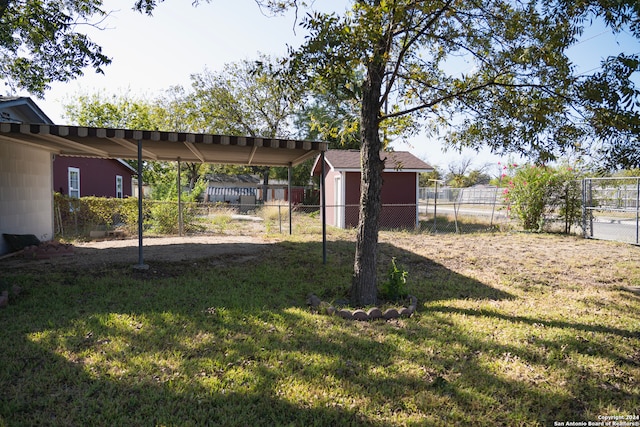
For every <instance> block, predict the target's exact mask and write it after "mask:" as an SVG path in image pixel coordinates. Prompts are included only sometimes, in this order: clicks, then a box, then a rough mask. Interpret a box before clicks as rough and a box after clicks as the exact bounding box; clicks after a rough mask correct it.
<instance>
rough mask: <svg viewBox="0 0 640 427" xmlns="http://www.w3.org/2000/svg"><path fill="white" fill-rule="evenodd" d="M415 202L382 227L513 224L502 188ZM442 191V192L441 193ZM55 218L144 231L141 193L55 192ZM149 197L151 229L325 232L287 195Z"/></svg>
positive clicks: (337, 215)
mask: <svg viewBox="0 0 640 427" xmlns="http://www.w3.org/2000/svg"><path fill="white" fill-rule="evenodd" d="M421 194H423V195H424V199H422V198H421V199H420V201H419V203H418V204H417V205H416V204H393V205H391V204H384V205H383V206H382V210H381V213H380V218H379V222H380V228H381V229H382V230H408V231H412V232H425V233H469V232H479V231H487V230H499V229H501V228H503V227H504V226H506V225H508V224H509V218H508V216H507V211H506V208H505V207H504V206H503V205H502V204H500V203H498V202H497V197H496V195H497V189H495V188H491V189H485V190H483V192H482V193H480V192H479V191H478V189H473V190H469V191H467V189H443V190H441V191H439V193H438V194H437V195H436V194H435V193H429V192H428V191H424V192H421ZM436 196H438V197H437V198H436ZM54 204H55V206H54V224H55V232H56V236H57V237H58V238H62V239H68V240H71V239H104V238H125V237H131V236H135V235H137V229H138V219H137V199H135V198H129V199H105V198H96V197H87V198H84V197H83V198H80V199H73V198H69V197H65V196H56V198H55V201H54ZM180 207H181V208H180V209H179V206H178V203H177V202H164V201H153V200H149V199H145V200H143V230H144V232H145V234H146V235H150V236H152V235H181V234H191V235H193V234H234V235H249V234H251V235H255V234H265V233H266V234H269V233H292V234H310V233H311V234H318V235H320V234H321V233H322V216H321V207H320V206H319V205H317V204H302V203H299V204H295V205H293V207H292V209H291V210H290V209H289V204H288V203H287V202H284V201H275V202H270V203H265V204H262V203H252V204H240V203H181V205H180ZM325 212H326V215H327V226H328V227H333V228H335V229H347V230H349V229H354V228H355V227H357V225H358V216H359V205H327V206H326V208H325Z"/></svg>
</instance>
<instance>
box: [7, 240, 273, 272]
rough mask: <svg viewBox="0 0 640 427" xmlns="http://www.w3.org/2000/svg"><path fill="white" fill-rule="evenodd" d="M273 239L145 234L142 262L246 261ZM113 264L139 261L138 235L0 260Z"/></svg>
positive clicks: (16, 264) (28, 264) (24, 263)
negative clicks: (67, 253)
mask: <svg viewBox="0 0 640 427" xmlns="http://www.w3.org/2000/svg"><path fill="white" fill-rule="evenodd" d="M274 242H275V241H274V240H267V239H264V238H261V237H258V236H228V235H211V236H189V237H157V238H152V237H149V238H144V240H143V262H144V263H145V264H153V265H158V264H162V263H163V262H184V261H195V260H199V259H205V258H209V259H214V260H215V262H217V263H223V262H224V263H228V262H230V261H231V262H232V261H233V260H234V259H235V260H237V261H238V262H246V261H248V260H250V259H253V258H256V257H259V256H260V254H261V253H264V251H266V250H268V248H269V246H270V245H271V244H272V243H274ZM114 264H131V265H132V266H133V265H137V264H139V249H138V239H123V240H105V241H96V242H85V243H82V242H78V243H75V244H74V245H73V255H70V256H59V257H51V258H48V259H34V258H33V257H30V256H28V255H27V254H26V253H17V254H15V255H14V256H11V257H8V258H5V259H3V260H0V268H3V269H4V268H25V267H36V268H37V267H47V266H60V267H70V268H74V267H75V268H95V267H100V266H105V265H114Z"/></svg>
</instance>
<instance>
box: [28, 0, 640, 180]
mask: <svg viewBox="0 0 640 427" xmlns="http://www.w3.org/2000/svg"><path fill="white" fill-rule="evenodd" d="M105 3H106V4H107V6H106V7H108V8H110V9H109V10H112V11H113V12H112V14H111V15H110V16H109V17H108V18H107V19H106V20H105V21H104V22H103V23H101V24H100V25H101V26H102V27H105V28H106V29H104V30H97V29H93V28H90V27H87V29H86V32H87V33H89V34H90V36H91V38H92V40H93V41H95V42H96V43H98V44H99V45H101V46H102V47H103V50H104V53H105V54H107V55H108V56H110V57H111V58H112V59H113V62H112V64H111V65H109V66H107V67H105V70H104V71H105V74H104V75H102V74H95V73H94V72H93V71H92V70H86V73H85V76H83V77H80V78H79V79H77V80H75V81H72V82H69V83H54V84H53V85H52V89H51V90H50V91H48V92H47V94H46V96H45V99H44V100H36V103H37V104H38V105H39V106H40V107H41V108H42V109H43V111H44V112H45V113H46V114H47V115H48V116H49V117H50V118H51V119H52V120H53V121H54V122H55V123H58V124H64V123H66V120H64V118H63V109H62V104H63V103H69V102H70V100H71V99H72V98H73V97H74V96H76V95H78V94H90V93H95V92H104V93H106V94H122V93H124V92H126V91H129V92H130V93H131V94H132V95H136V96H145V95H146V96H149V97H154V96H156V95H159V94H160V93H161V92H163V91H164V90H166V89H168V88H169V87H170V86H175V85H182V86H185V87H188V86H189V85H190V79H189V76H190V75H191V74H194V73H200V72H202V71H203V70H204V69H205V68H208V69H210V70H218V69H220V68H221V67H222V66H223V65H224V64H225V63H229V62H237V61H240V60H243V59H252V58H255V57H256V56H257V54H258V52H261V53H266V54H270V55H276V56H277V55H284V54H285V53H286V50H287V45H292V46H297V45H299V44H300V43H301V42H302V40H303V37H304V33H303V30H302V29H301V28H299V27H297V26H295V25H294V24H295V17H294V15H293V14H289V15H287V16H284V17H268V16H265V15H264V14H262V13H261V11H260V9H259V8H258V6H257V5H256V3H255V1H254V0H212V1H211V2H210V3H206V2H201V4H200V5H199V6H198V7H191V1H178V0H168V1H166V2H163V3H160V4H159V6H158V8H157V9H156V11H155V12H154V14H153V16H152V17H148V16H146V15H142V14H140V13H137V12H134V11H132V10H131V7H132V5H133V3H134V1H133V0H108V1H106V2H105ZM322 3H323V4H325V5H327V4H328V3H330V4H331V6H332V7H333V9H334V10H338V11H342V10H344V9H345V7H346V5H347V4H348V3H349V2H348V1H346V0H332V1H330V2H322V1H316V2H315V5H316V6H318V5H320V4H322ZM325 7H328V6H325ZM299 19H300V17H299ZM299 19H298V20H299ZM583 40H584V41H583V42H582V43H580V44H579V45H577V46H575V47H573V48H572V51H571V55H572V57H573V58H574V60H575V61H576V63H577V64H578V72H587V71H590V70H593V69H596V68H597V67H598V66H599V64H600V59H601V58H603V57H606V56H607V55H609V54H611V53H614V52H617V51H619V50H620V48H621V47H623V48H624V49H625V50H626V51H627V53H636V52H640V46H639V45H638V43H637V41H633V40H632V38H631V37H630V36H628V35H626V34H619V35H615V36H614V35H612V34H611V32H610V31H604V29H603V28H601V27H594V28H592V29H589V30H587V31H586V32H585V34H584V36H583ZM23 95H27V96H28V94H23ZM394 148H395V149H397V150H408V151H411V152H412V153H414V154H415V155H417V156H419V157H421V158H423V159H425V160H427V161H428V162H430V163H432V164H434V165H438V166H440V167H442V168H443V169H446V166H447V165H448V164H449V163H451V162H455V161H458V160H459V159H460V158H462V157H466V158H472V159H474V160H473V164H474V165H475V166H480V165H482V164H485V163H492V164H497V162H498V161H500V160H502V161H505V160H507V159H500V158H498V157H497V156H493V155H491V154H490V153H489V152H484V151H483V152H481V153H479V154H477V153H475V152H474V151H468V152H463V153H462V154H459V153H457V152H447V153H443V152H442V150H441V147H440V145H439V144H438V143H437V142H434V141H429V140H428V139H427V138H426V137H415V138H412V139H411V145H410V146H408V145H405V144H395V147H394Z"/></svg>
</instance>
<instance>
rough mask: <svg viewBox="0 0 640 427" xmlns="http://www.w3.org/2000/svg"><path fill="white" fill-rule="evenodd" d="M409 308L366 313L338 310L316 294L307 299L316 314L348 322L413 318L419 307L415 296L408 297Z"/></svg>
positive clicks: (371, 309) (360, 310)
mask: <svg viewBox="0 0 640 427" xmlns="http://www.w3.org/2000/svg"><path fill="white" fill-rule="evenodd" d="M408 299H409V306H408V307H404V306H403V307H398V308H388V309H386V310H385V311H382V310H381V309H379V308H378V307H373V308H370V309H369V310H367V311H365V310H362V309H356V310H348V309H344V308H343V309H338V308H336V307H334V306H333V305H331V304H329V303H326V302H324V301H322V300H321V299H320V298H318V297H317V296H316V295H314V294H309V297H308V298H307V305H308V306H309V307H310V308H311V311H312V312H314V313H320V314H327V315H329V316H338V317H342V318H343V319H346V320H357V321H368V320H392V319H398V318H401V317H411V316H413V314H414V313H415V311H416V307H417V305H418V298H416V297H415V296H413V295H409V296H408Z"/></svg>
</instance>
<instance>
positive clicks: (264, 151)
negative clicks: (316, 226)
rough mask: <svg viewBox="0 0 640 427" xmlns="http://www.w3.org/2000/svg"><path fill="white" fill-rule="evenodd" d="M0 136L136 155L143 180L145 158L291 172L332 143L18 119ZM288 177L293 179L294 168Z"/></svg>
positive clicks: (67, 150) (44, 147) (77, 152)
mask: <svg viewBox="0 0 640 427" xmlns="http://www.w3.org/2000/svg"><path fill="white" fill-rule="evenodd" d="M0 142H3V143H8V145H9V146H11V145H12V144H16V146H23V147H24V146H26V147H30V148H33V149H37V150H38V151H46V152H49V153H51V154H52V155H56V156H79V157H98V158H120V159H137V160H138V177H139V179H138V185H140V186H141V185H142V179H141V177H142V165H143V161H144V160H146V161H171V162H173V161H175V162H178V165H179V164H180V162H194V163H198V162H200V163H215V164H235V165H248V166H283V167H287V168H289V172H291V168H292V167H293V166H296V165H299V164H300V163H302V162H304V161H305V160H307V159H310V158H314V157H316V156H317V155H321V156H323V157H324V153H325V151H326V150H327V148H328V143H326V142H319V141H301V140H294V139H281V138H260V137H249V136H245V137H241V136H229V135H213V134H198V133H186V132H162V131H153V130H131V129H115V128H94V127H80V126H64V125H46V124H19V123H0ZM289 178H290V179H289V185H291V173H289ZM0 186H1V184H0ZM138 194H139V198H138V215H139V218H138V240H139V242H138V249H139V257H138V258H139V259H138V267H139V268H144V267H145V266H144V258H143V244H142V239H143V237H142V234H143V233H142V220H141V217H142V191H139V192H138ZM52 197H53V196H52ZM321 197H322V198H323V200H324V183H321ZM51 204H53V203H51ZM322 205H323V206H324V203H323V204H322ZM289 211H290V212H291V209H290V210H289ZM51 216H52V217H53V211H52V212H51ZM324 217H325V215H324V214H323V215H322V218H323V259H326V227H325V225H324Z"/></svg>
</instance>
